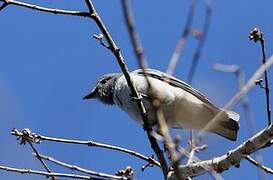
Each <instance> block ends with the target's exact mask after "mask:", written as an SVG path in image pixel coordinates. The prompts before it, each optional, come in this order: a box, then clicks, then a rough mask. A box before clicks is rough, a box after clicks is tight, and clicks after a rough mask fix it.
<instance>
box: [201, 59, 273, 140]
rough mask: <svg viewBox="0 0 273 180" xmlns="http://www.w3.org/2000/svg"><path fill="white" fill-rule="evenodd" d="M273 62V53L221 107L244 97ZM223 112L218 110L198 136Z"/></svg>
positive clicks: (232, 103)
mask: <svg viewBox="0 0 273 180" xmlns="http://www.w3.org/2000/svg"><path fill="white" fill-rule="evenodd" d="M272 64H273V55H272V56H271V57H270V58H269V59H268V61H267V62H266V63H265V64H262V65H261V66H260V67H259V68H258V69H257V71H256V72H255V73H254V74H253V75H252V77H251V78H250V79H249V80H248V82H247V83H246V84H245V85H244V86H243V87H242V88H241V90H240V91H238V92H237V93H236V94H235V95H234V96H233V97H232V98H231V99H230V100H229V102H228V103H227V104H226V105H225V106H224V107H223V108H224V109H231V108H232V107H233V106H234V105H235V104H237V103H238V102H239V101H240V100H241V98H242V97H244V96H245V95H246V94H247V93H248V91H249V90H250V89H251V88H252V87H253V86H254V85H255V81H256V80H257V79H259V78H260V77H261V76H262V75H263V73H264V71H265V70H267V69H268V68H269V67H270V66H272ZM222 114H223V112H219V113H217V114H216V116H215V117H214V118H213V119H212V120H211V121H210V122H209V123H208V124H207V125H206V126H205V127H204V128H203V129H202V130H201V131H200V132H199V133H198V135H199V136H202V135H203V134H204V132H205V131H206V130H208V129H209V128H210V127H211V125H213V124H214V123H215V121H217V120H219V117H221V116H222Z"/></svg>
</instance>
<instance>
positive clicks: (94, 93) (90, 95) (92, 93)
mask: <svg viewBox="0 0 273 180" xmlns="http://www.w3.org/2000/svg"><path fill="white" fill-rule="evenodd" d="M96 96H97V88H94V89H93V90H92V91H91V93H89V94H87V95H86V96H84V97H83V98H82V99H94V98H95V97H96Z"/></svg>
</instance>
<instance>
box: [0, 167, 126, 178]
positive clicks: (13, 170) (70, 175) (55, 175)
mask: <svg viewBox="0 0 273 180" xmlns="http://www.w3.org/2000/svg"><path fill="white" fill-rule="evenodd" d="M0 170H4V171H9V172H15V173H20V174H35V175H40V176H45V177H62V178H71V179H89V180H98V179H100V180H101V178H95V177H91V176H82V175H77V174H66V173H54V172H52V173H49V172H43V171H36V170H32V169H19V168H13V167H8V166H2V165H0ZM120 179H127V178H123V177H120Z"/></svg>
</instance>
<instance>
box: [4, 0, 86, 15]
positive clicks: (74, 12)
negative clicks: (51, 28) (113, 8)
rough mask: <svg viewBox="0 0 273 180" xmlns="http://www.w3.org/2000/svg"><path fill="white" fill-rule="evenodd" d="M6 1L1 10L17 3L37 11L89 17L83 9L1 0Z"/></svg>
mask: <svg viewBox="0 0 273 180" xmlns="http://www.w3.org/2000/svg"><path fill="white" fill-rule="evenodd" d="M0 1H2V2H4V4H5V5H4V4H3V5H2V6H4V7H2V6H1V8H0V10H1V9H3V8H5V7H7V6H8V5H15V6H19V7H24V8H28V9H32V10H35V11H42V12H46V13H52V14H63V15H71V16H82V17H89V13H86V12H81V11H70V10H63V9H52V8H46V7H42V6H37V5H34V4H28V3H23V2H20V1H14V0H0Z"/></svg>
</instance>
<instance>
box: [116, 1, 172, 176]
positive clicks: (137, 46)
mask: <svg viewBox="0 0 273 180" xmlns="http://www.w3.org/2000/svg"><path fill="white" fill-rule="evenodd" d="M121 2H122V8H123V14H124V19H125V22H126V25H127V29H128V32H129V36H130V39H131V43H132V45H133V49H134V53H135V55H136V58H137V60H138V64H139V66H140V68H141V69H142V70H143V72H144V77H145V79H146V82H147V84H148V88H149V91H148V92H150V94H151V97H153V93H152V87H151V84H150V81H149V79H148V77H147V76H146V70H145V68H146V65H147V63H146V60H145V57H144V54H143V50H142V46H141V42H140V38H139V35H138V33H137V31H136V28H135V25H134V20H133V13H132V11H131V9H130V6H129V2H128V0H121ZM128 85H129V83H128ZM129 86H130V85H129ZM134 97H136V98H139V96H138V95H137V94H136V96H134ZM138 104H139V108H140V110H141V115H142V119H143V122H144V128H145V129H146V130H147V135H148V138H149V141H150V144H151V147H152V149H153V150H154V152H155V153H156V155H157V158H158V160H159V162H160V164H161V168H162V171H163V174H164V177H165V178H166V176H167V174H168V171H169V168H168V164H167V162H166V160H165V157H164V154H163V151H162V150H161V149H160V147H159V145H158V143H157V141H156V139H155V138H154V137H153V136H152V135H151V132H152V128H151V126H150V125H149V123H148V122H149V121H148V117H147V114H146V110H145V108H144V105H143V103H142V102H141V101H139V102H138ZM144 112H145V114H144Z"/></svg>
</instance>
